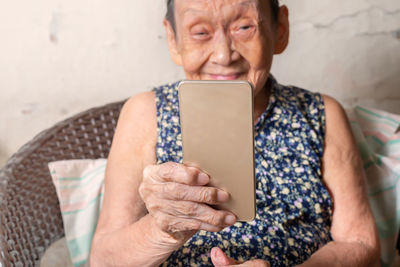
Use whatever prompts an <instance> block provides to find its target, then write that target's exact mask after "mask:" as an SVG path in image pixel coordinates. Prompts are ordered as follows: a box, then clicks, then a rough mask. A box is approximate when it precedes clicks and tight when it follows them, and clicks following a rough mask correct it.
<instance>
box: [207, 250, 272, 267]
mask: <svg viewBox="0 0 400 267" xmlns="http://www.w3.org/2000/svg"><path fill="white" fill-rule="evenodd" d="M211 261H212V263H213V264H214V266H215V267H222V266H225V267H226V266H228V267H229V266H241V267H270V266H271V265H270V264H269V263H267V262H265V261H263V260H251V261H246V262H244V263H240V262H238V261H236V260H234V259H232V258H229V257H228V256H226V254H225V253H224V252H223V251H222V250H221V249H220V248H217V247H215V248H213V249H212V250H211Z"/></svg>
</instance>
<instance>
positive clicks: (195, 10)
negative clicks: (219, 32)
mask: <svg viewBox="0 0 400 267" xmlns="http://www.w3.org/2000/svg"><path fill="white" fill-rule="evenodd" d="M251 4H256V2H255V1H254V0H248V1H243V2H240V3H237V4H235V5H239V6H249V5H251ZM187 12H193V13H205V12H206V11H204V10H201V9H195V8H187V9H185V10H184V11H183V14H186V13H187Z"/></svg>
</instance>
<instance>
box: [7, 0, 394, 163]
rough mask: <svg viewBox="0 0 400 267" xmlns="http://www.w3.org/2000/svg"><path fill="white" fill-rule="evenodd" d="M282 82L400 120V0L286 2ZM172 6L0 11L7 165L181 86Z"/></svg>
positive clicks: (22, 5) (18, 6) (90, 4)
mask: <svg viewBox="0 0 400 267" xmlns="http://www.w3.org/2000/svg"><path fill="white" fill-rule="evenodd" d="M284 2H285V3H286V4H287V5H288V6H289V9H290V12H291V22H292V36H291V43H290V46H289V47H288V50H287V52H286V53H285V54H284V55H281V56H278V57H277V58H276V60H275V62H274V67H273V73H274V74H275V75H276V77H277V78H278V79H279V80H280V81H281V82H284V83H290V84H296V85H299V86H303V87H305V88H309V89H312V90H318V91H321V92H324V93H327V94H330V95H332V96H334V97H336V98H338V99H339V100H340V101H341V102H342V103H343V104H345V105H353V104H358V103H361V104H367V105H370V106H375V107H379V108H382V109H386V110H389V111H393V112H397V113H400V88H399V87H400V1H398V0H352V1H340V3H339V4H338V1H335V0H300V1H299V0H286V1H284ZM164 9H165V7H164V0H151V1H137V0H135V1H131V0H117V1H107V0H97V1H94V0H92V1H91V0H79V1H78V0H68V1H67V0H51V1H50V0H37V1H26V0H25V1H24V0H14V1H8V2H5V1H4V4H3V5H2V7H1V8H0V34H1V41H0V88H1V89H0V90H1V94H0V111H1V112H0V166H1V165H2V164H3V163H4V161H5V159H6V158H8V157H9V156H10V154H12V153H14V152H15V151H16V150H17V149H18V148H19V147H20V146H21V145H22V144H24V143H25V142H27V141H28V140H30V139H31V138H32V137H33V136H34V135H35V134H37V133H38V132H39V131H41V130H43V129H45V128H47V127H50V126H51V125H53V124H54V123H55V122H57V121H59V120H61V119H64V118H66V117H68V116H71V115H73V114H75V113H77V112H79V111H82V110H85V109H87V108H90V107H93V106H97V105H101V104H104V103H108V102H112V101H117V100H121V99H124V98H127V97H129V96H131V95H133V94H135V93H137V92H140V91H144V90H149V89H150V88H151V87H153V86H155V85H159V84H162V83H164V82H169V81H174V80H177V79H179V78H182V77H183V74H182V72H181V70H180V69H178V68H177V67H175V66H174V65H173V63H172V62H171V61H170V59H169V55H168V50H167V46H166V41H165V34H164V31H163V28H162V18H163V15H164Z"/></svg>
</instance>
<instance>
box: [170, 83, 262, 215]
mask: <svg viewBox="0 0 400 267" xmlns="http://www.w3.org/2000/svg"><path fill="white" fill-rule="evenodd" d="M178 94H179V112H180V124H181V132H182V148H183V162H184V164H186V165H194V166H197V167H199V168H200V169H201V170H202V171H204V172H205V173H207V174H208V175H210V177H211V179H210V185H211V186H215V187H218V188H221V189H223V190H225V191H227V192H228V193H229V194H230V200H229V201H228V202H227V203H225V204H224V205H220V206H216V208H217V209H224V210H230V211H232V212H233V213H234V214H236V216H237V217H238V220H239V221H252V220H254V218H255V214H256V193H255V170H254V115H253V113H254V103H253V88H252V86H251V84H250V83H248V82H246V81H182V82H181V83H180V84H179V88H178Z"/></svg>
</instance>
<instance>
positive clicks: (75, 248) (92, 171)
mask: <svg viewBox="0 0 400 267" xmlns="http://www.w3.org/2000/svg"><path fill="white" fill-rule="evenodd" d="M106 164H107V161H106V160H105V159H97V160H65V161H56V162H51V163H49V164H48V166H49V169H50V173H51V176H52V179H53V183H54V186H55V187H56V191H57V196H58V200H59V202H60V209H61V215H62V219H63V222H64V233H65V238H66V241H67V246H68V250H69V254H70V256H71V260H72V263H73V265H74V266H82V265H84V264H85V263H86V262H87V261H88V258H89V253H90V246H91V243H92V238H93V235H94V232H95V230H96V225H97V220H98V217H99V213H100V208H101V204H102V200H103V194H104V173H105V168H106Z"/></svg>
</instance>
